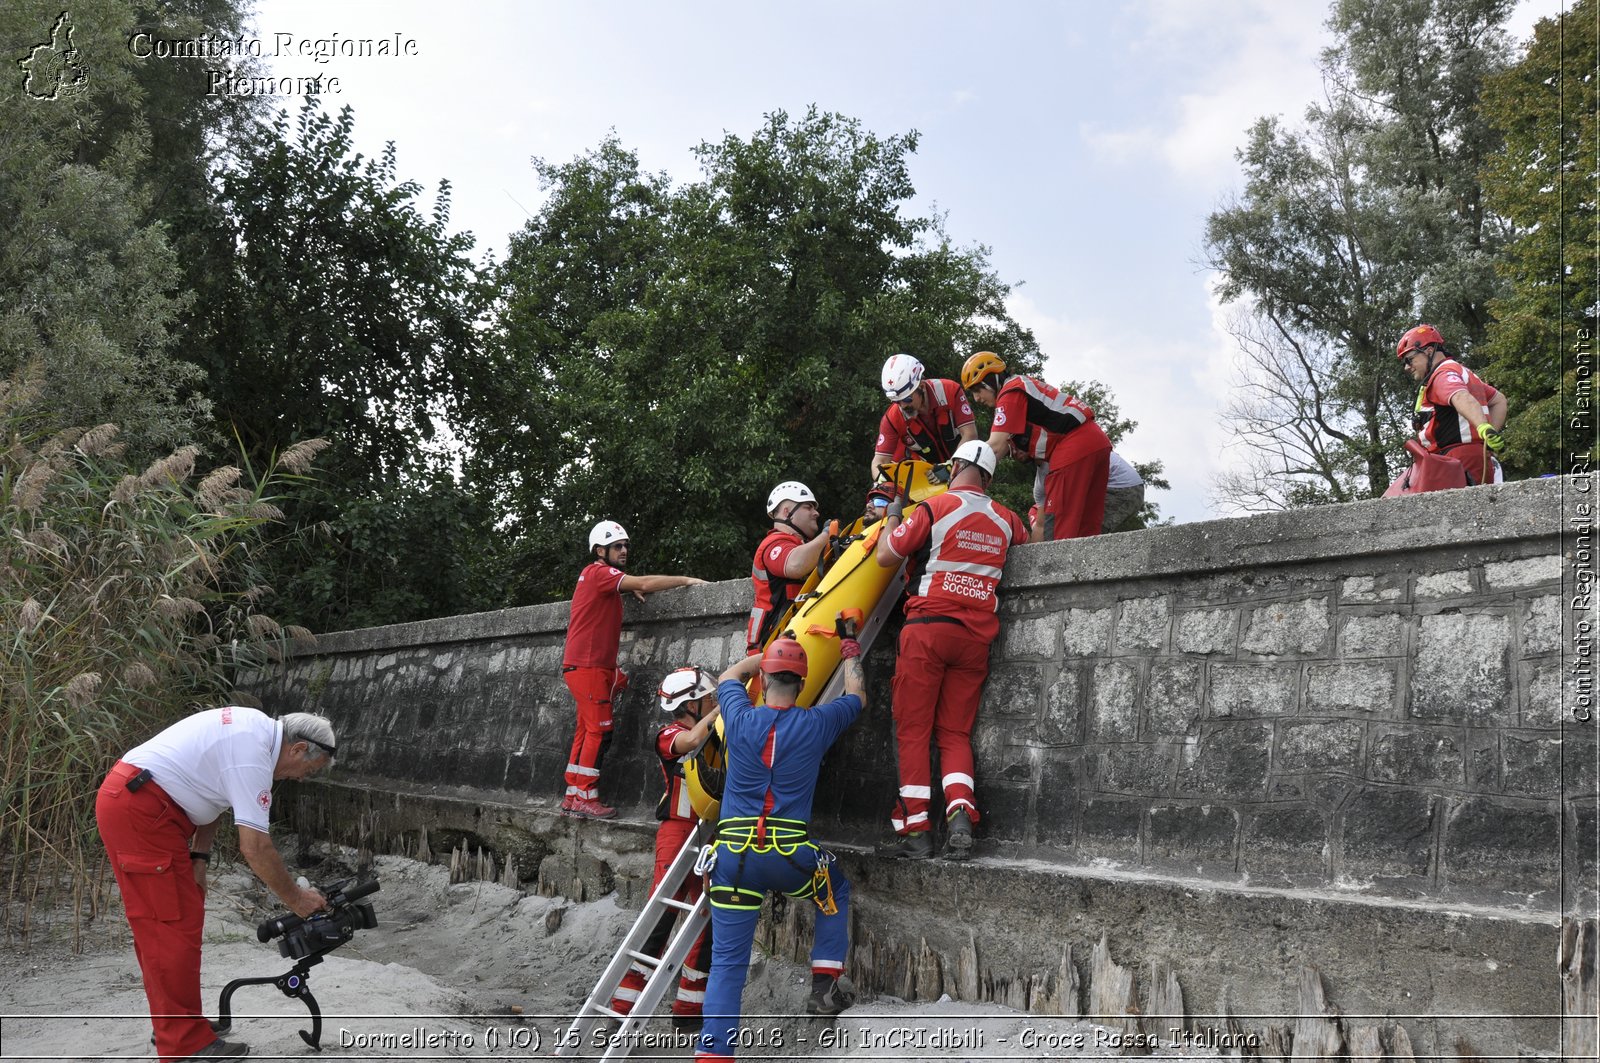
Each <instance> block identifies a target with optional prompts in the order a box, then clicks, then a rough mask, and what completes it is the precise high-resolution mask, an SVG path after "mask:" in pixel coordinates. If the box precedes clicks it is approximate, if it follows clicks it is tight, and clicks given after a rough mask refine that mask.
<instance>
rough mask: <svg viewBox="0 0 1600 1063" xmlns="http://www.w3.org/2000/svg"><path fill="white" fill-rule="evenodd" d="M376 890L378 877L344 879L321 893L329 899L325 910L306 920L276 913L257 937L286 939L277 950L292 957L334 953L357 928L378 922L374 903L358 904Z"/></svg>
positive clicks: (301, 957)
mask: <svg viewBox="0 0 1600 1063" xmlns="http://www.w3.org/2000/svg"><path fill="white" fill-rule="evenodd" d="M377 892H378V880H377V879H375V878H371V879H367V880H366V881H365V882H357V881H356V880H355V879H354V878H347V879H341V880H340V881H338V882H335V883H333V884H331V885H329V886H326V887H323V889H322V895H323V896H324V897H326V898H328V908H327V910H326V911H322V912H317V913H316V914H314V915H312V916H310V917H309V918H305V919H302V918H301V917H300V916H298V915H293V914H290V915H278V916H273V917H272V918H271V919H268V920H267V921H266V922H264V923H262V924H261V925H260V926H258V927H256V940H257V941H260V942H263V943H265V942H268V941H271V940H272V939H273V938H276V937H281V938H283V940H282V941H280V942H278V953H279V954H280V955H282V956H285V957H287V958H289V959H291V960H303V959H305V958H306V957H308V956H321V955H323V954H324V953H327V952H332V951H333V950H334V949H336V948H338V947H339V946H340V945H343V944H344V943H345V942H346V941H349V940H350V939H351V938H353V937H355V935H356V931H357V930H371V929H372V928H373V927H375V926H377V925H378V917H377V915H376V914H374V913H373V911H372V905H370V904H357V903H356V902H357V901H359V900H360V899H361V898H362V897H367V896H370V895H371V894H374V893H377Z"/></svg>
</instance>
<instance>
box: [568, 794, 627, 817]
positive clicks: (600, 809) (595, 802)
mask: <svg viewBox="0 0 1600 1063" xmlns="http://www.w3.org/2000/svg"><path fill="white" fill-rule="evenodd" d="M572 814H573V815H575V816H582V817H583V818H584V819H610V818H611V817H613V816H615V815H616V814H617V810H616V809H614V808H612V807H611V806H610V805H602V804H601V803H600V801H599V799H598V798H594V797H579V798H577V799H575V800H574V801H573V802H572Z"/></svg>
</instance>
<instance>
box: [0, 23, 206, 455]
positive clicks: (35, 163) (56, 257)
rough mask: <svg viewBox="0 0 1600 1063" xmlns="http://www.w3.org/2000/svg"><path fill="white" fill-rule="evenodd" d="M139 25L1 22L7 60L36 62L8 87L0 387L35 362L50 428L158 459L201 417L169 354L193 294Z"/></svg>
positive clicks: (2, 132) (0, 239) (0, 227)
mask: <svg viewBox="0 0 1600 1063" xmlns="http://www.w3.org/2000/svg"><path fill="white" fill-rule="evenodd" d="M134 25H135V18H134V13H133V10H132V8H131V7H130V6H129V5H126V4H118V3H112V2H104V0H102V2H97V3H90V4H86V5H83V6H81V7H80V6H77V5H74V7H73V10H72V11H71V12H70V13H63V12H62V10H61V8H60V6H59V5H54V6H48V7H47V6H45V5H43V4H41V3H38V2H24V3H18V4H12V5H6V6H5V7H4V8H3V9H0V49H3V50H4V54H6V55H11V56H16V55H22V56H27V59H26V60H25V63H26V64H27V66H26V67H25V68H24V69H25V71H26V74H25V76H18V77H7V78H0V375H6V376H9V375H11V374H14V373H16V372H18V371H19V370H20V369H21V368H23V367H24V366H26V365H28V364H30V363H37V364H38V365H39V366H40V368H41V371H42V380H41V383H40V386H39V387H38V388H37V389H36V390H35V391H33V392H31V393H32V394H33V395H34V399H33V401H34V402H36V403H37V404H38V409H39V410H40V411H42V412H44V413H45V414H46V415H47V417H48V419H49V422H50V423H52V424H54V425H56V426H64V425H71V424H76V425H90V424H96V423H100V422H102V421H115V422H116V423H117V424H119V425H120V426H121V427H122V434H123V439H124V441H125V443H126V444H127V445H128V446H129V447H131V448H132V449H133V451H134V452H135V453H138V454H144V455H150V454H153V453H154V452H155V451H157V450H158V449H160V448H164V447H171V446H175V445H178V444H180V443H184V442H188V441H189V440H190V439H191V438H192V433H193V431H194V429H195V426H196V424H197V423H198V422H200V421H201V420H203V418H204V416H205V413H206V404H205V403H204V401H203V400H202V399H200V398H199V397H198V396H197V394H196V392H197V389H198V387H199V385H200V382H201V380H200V374H199V373H198V372H197V371H196V370H195V369H194V368H193V367H192V366H189V365H187V364H186V363H184V362H181V361H179V360H177V359H175V358H174V357H173V356H172V348H173V346H174V341H175V330H176V328H177V327H178V324H179V321H180V315H181V314H182V312H183V310H184V307H185V305H186V303H187V301H188V297H187V296H186V295H185V294H184V291H183V285H182V274H181V270H180V267H179V264H178V260H177V256H176V254H175V253H174V250H173V248H172V246H171V244H170V242H169V239H168V229H167V227H166V226H164V225H163V224H161V223H160V222H159V221H157V220H154V217H153V211H152V208H151V202H152V199H153V197H154V194H155V193H154V191H153V187H154V182H153V181H152V180H151V179H150V174H151V169H152V167H153V166H154V164H153V163H152V154H151V151H150V136H149V131H148V125H147V123H146V122H144V121H143V120H142V119H136V116H137V114H138V113H139V108H140V107H141V106H142V100H143V92H142V89H141V87H140V84H139V82H138V79H137V76H136V74H137V71H136V70H135V69H134V63H133V60H132V58H131V56H130V55H129V53H128V47H127V41H128V37H129V35H130V34H131V32H132V27H133V26H134ZM112 114H120V115H123V116H125V117H124V119H123V120H116V121H114V120H111V119H109V118H108V117H107V116H108V115H112Z"/></svg>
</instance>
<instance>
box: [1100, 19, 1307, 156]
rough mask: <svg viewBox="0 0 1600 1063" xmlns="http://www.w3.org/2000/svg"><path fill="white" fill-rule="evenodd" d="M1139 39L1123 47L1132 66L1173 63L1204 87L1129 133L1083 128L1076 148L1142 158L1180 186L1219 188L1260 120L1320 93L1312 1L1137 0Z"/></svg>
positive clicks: (1298, 108) (1299, 107)
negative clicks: (1202, 1) (1132, 60)
mask: <svg viewBox="0 0 1600 1063" xmlns="http://www.w3.org/2000/svg"><path fill="white" fill-rule="evenodd" d="M1137 10H1138V12H1139V18H1140V25H1141V28H1142V32H1141V34H1140V35H1139V37H1138V38H1137V39H1136V40H1134V41H1133V42H1132V43H1131V44H1130V45H1129V50H1130V52H1131V53H1133V54H1134V55H1136V56H1138V57H1139V60H1138V61H1139V62H1146V63H1156V64H1167V65H1172V66H1175V67H1176V66H1182V67H1184V68H1186V69H1185V72H1184V76H1183V79H1182V80H1183V82H1184V83H1185V84H1195V85H1203V86H1205V88H1204V89H1202V90H1199V91H1194V92H1187V93H1183V94H1181V95H1178V96H1176V97H1175V98H1173V99H1171V100H1170V101H1168V103H1167V105H1166V107H1165V108H1164V109H1163V111H1162V113H1160V114H1158V115H1157V116H1156V117H1155V120H1154V121H1145V122H1142V123H1141V124H1139V125H1137V126H1134V127H1131V128H1106V127H1102V126H1098V125H1086V126H1084V127H1082V128H1081V129H1080V136H1082V138H1083V140H1084V142H1085V144H1086V145H1087V146H1088V147H1089V148H1090V150H1091V151H1093V152H1094V154H1095V157H1096V158H1097V159H1099V160H1100V161H1104V162H1119V163H1127V162H1137V161H1140V160H1151V161H1155V162H1159V163H1161V164H1162V165H1164V166H1165V167H1167V168H1168V169H1169V170H1170V171H1171V172H1172V173H1173V174H1174V175H1175V176H1177V177H1179V178H1181V179H1183V180H1184V181H1187V182H1204V183H1206V184H1208V185H1210V186H1212V187H1217V188H1221V187H1224V186H1226V185H1227V184H1228V183H1229V182H1230V181H1232V179H1233V178H1234V177H1235V176H1236V174H1237V165H1236V164H1235V162H1234V157H1233V154H1234V151H1235V149H1236V148H1237V147H1238V145H1239V144H1240V143H1242V142H1243V140H1244V136H1243V132H1244V130H1245V129H1247V128H1249V126H1250V125H1251V124H1252V123H1253V122H1254V121H1255V120H1256V119H1257V118H1260V117H1262V116H1263V115H1270V114H1284V115H1286V116H1288V117H1290V118H1296V117H1298V116H1299V115H1300V114H1301V113H1302V112H1303V111H1304V109H1305V106H1306V104H1308V103H1309V102H1311V101H1312V100H1314V99H1316V98H1317V97H1318V96H1319V95H1320V93H1321V84H1322V81H1321V73H1320V70H1319V68H1318V65H1317V64H1318V57H1319V54H1320V53H1321V50H1322V49H1323V47H1325V46H1326V44H1327V43H1328V33H1327V31H1326V30H1325V29H1324V28H1323V26H1322V23H1323V20H1324V18H1325V9H1324V8H1322V7H1321V6H1320V5H1316V4H1284V3H1274V2H1271V0H1231V2H1225V3H1224V2H1214V3H1209V4H1193V3H1187V2H1183V0H1146V2H1145V3H1144V4H1142V5H1140V6H1139V7H1138V8H1137Z"/></svg>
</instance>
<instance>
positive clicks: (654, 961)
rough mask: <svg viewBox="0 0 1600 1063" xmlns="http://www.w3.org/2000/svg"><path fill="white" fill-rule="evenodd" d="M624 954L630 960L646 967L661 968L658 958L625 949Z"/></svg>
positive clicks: (646, 953)
mask: <svg viewBox="0 0 1600 1063" xmlns="http://www.w3.org/2000/svg"><path fill="white" fill-rule="evenodd" d="M626 952H627V953H628V956H629V957H630V958H631V959H635V960H638V961H639V962H640V963H642V964H644V965H645V966H646V967H660V966H661V960H660V959H659V958H658V957H655V956H652V955H650V954H649V953H648V952H635V951H634V950H633V949H627V950H626Z"/></svg>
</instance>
